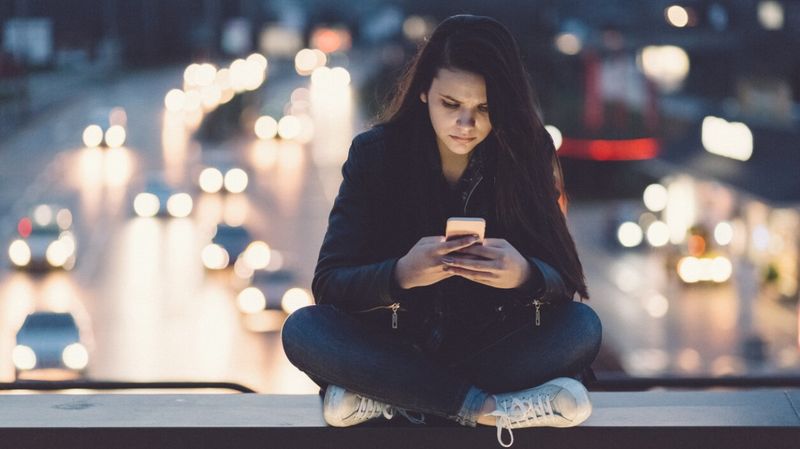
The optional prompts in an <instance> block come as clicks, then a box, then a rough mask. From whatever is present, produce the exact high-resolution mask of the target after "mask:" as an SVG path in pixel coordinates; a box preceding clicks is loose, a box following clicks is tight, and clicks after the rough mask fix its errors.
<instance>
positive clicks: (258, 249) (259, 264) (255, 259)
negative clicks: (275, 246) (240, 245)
mask: <svg viewBox="0 0 800 449" xmlns="http://www.w3.org/2000/svg"><path fill="white" fill-rule="evenodd" d="M269 259H270V248H269V245H267V244H266V243H264V242H262V241H255V242H252V243H250V244H249V245H247V249H246V250H245V251H244V261H245V262H246V263H247V265H248V266H250V267H251V268H253V269H254V270H263V269H264V268H266V267H267V266H268V265H269Z"/></svg>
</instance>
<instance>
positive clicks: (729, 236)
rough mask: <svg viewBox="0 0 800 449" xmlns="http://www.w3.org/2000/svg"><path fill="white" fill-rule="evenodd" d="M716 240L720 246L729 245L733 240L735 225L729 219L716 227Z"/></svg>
mask: <svg viewBox="0 0 800 449" xmlns="http://www.w3.org/2000/svg"><path fill="white" fill-rule="evenodd" d="M714 240H716V242H717V244H718V245H720V246H725V245H729V244H730V243H731V241H733V226H731V224H730V223H728V222H727V221H723V222H720V223H718V224H717V225H716V226H715V227H714Z"/></svg>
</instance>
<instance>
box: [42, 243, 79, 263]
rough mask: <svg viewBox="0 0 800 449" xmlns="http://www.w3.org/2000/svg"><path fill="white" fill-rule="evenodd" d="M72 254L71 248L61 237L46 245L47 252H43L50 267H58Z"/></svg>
mask: <svg viewBox="0 0 800 449" xmlns="http://www.w3.org/2000/svg"><path fill="white" fill-rule="evenodd" d="M71 255H72V252H71V249H70V248H69V245H68V244H67V243H65V242H64V241H62V240H61V239H59V240H56V241H55V242H52V243H50V244H49V245H47V252H46V253H45V258H46V259H47V263H49V264H50V266H52V267H60V266H62V265H64V263H65V262H66V261H67V259H69V256H71Z"/></svg>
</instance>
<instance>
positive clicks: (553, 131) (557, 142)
mask: <svg viewBox="0 0 800 449" xmlns="http://www.w3.org/2000/svg"><path fill="white" fill-rule="evenodd" d="M544 129H546V130H547V133H548V134H550V138H552V139H553V146H555V147H556V151H558V149H559V148H561V144H562V143H563V141H564V138H563V136H562V135H561V131H560V130H559V129H558V128H556V127H555V126H553V125H547V126H545V127H544Z"/></svg>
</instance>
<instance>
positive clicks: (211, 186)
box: [198, 167, 224, 193]
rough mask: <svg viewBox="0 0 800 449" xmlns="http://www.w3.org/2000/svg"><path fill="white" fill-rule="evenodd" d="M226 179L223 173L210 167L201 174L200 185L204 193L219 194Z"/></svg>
mask: <svg viewBox="0 0 800 449" xmlns="http://www.w3.org/2000/svg"><path fill="white" fill-rule="evenodd" d="M223 182H224V178H223V176H222V172H221V171H219V170H217V169H216V168H213V167H208V168H206V169H204V170H203V171H202V172H200V178H199V180H198V183H199V184H200V188H201V189H202V190H203V192H206V193H217V192H219V191H220V190H221V189H222V184H223Z"/></svg>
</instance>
